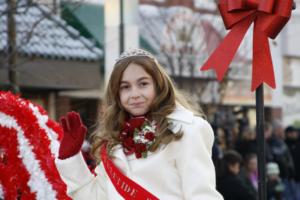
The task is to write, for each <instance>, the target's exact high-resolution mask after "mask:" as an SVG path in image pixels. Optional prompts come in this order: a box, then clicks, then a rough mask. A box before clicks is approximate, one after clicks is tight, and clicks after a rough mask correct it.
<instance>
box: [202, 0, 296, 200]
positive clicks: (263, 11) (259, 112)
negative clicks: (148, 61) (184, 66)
mask: <svg viewBox="0 0 300 200" xmlns="http://www.w3.org/2000/svg"><path fill="white" fill-rule="evenodd" d="M294 7H295V5H294V4H293V0H220V1H219V2H218V8H219V11H220V14H221V16H222V19H223V22H224V25H225V27H226V29H229V30H230V31H229V33H228V34H227V35H226V36H225V38H224V40H223V41H222V42H221V43H220V45H219V46H218V47H217V48H216V49H215V51H214V52H213V53H212V55H211V56H210V57H209V58H208V60H207V61H206V62H205V63H204V65H203V66H202V67H201V70H209V69H213V70H215V72H216V76H217V79H218V80H219V81H220V80H222V79H223V77H224V75H225V74H226V72H227V70H228V67H229V65H230V63H231V61H232V60H233V58H234V55H235V54H236V52H237V50H238V48H239V46H240V44H241V42H242V40H243V38H244V36H245V34H246V32H247V30H248V29H249V27H250V25H251V24H254V26H253V27H254V28H253V29H254V30H253V53H252V55H253V57H252V86H251V91H255V93H256V123H257V125H256V127H257V130H256V131H257V139H258V151H257V152H258V175H259V199H260V200H265V199H266V181H265V180H266V179H265V147H264V98H263V83H266V84H268V85H269V86H270V87H271V88H273V89H275V88H276V83H275V77H274V70H273V63H272V57H271V53H270V47H269V38H271V39H274V38H276V36H277V35H278V34H279V32H280V31H281V30H282V29H283V27H284V26H285V25H286V23H287V22H288V21H289V19H290V16H291V12H292V9H293V8H294Z"/></svg>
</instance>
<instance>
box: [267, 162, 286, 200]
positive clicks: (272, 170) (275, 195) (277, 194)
mask: <svg viewBox="0 0 300 200" xmlns="http://www.w3.org/2000/svg"><path fill="white" fill-rule="evenodd" d="M279 174H280V171H279V167H278V164H277V163H275V162H269V163H267V200H283V191H284V185H283V183H282V181H281V178H280V176H279Z"/></svg>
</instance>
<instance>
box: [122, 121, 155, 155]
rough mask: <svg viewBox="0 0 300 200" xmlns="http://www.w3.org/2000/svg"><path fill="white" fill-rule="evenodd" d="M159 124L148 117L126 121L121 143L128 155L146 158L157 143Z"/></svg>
mask: <svg viewBox="0 0 300 200" xmlns="http://www.w3.org/2000/svg"><path fill="white" fill-rule="evenodd" d="M156 128H157V123H156V122H155V121H150V120H149V119H147V118H146V117H143V116H142V117H135V118H131V119H129V120H127V121H125V124H124V126H123V129H122V131H121V132H120V141H121V144H122V146H123V150H124V153H125V154H126V155H130V154H133V153H134V154H135V156H136V158H146V157H147V155H148V151H149V148H150V147H151V145H152V144H153V143H154V142H155V139H156V137H155V131H156Z"/></svg>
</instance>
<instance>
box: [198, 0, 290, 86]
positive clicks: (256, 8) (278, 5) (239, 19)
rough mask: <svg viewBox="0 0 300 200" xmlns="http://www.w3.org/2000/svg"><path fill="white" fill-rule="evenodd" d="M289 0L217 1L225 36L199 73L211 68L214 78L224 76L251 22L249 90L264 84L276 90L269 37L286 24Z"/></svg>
mask: <svg viewBox="0 0 300 200" xmlns="http://www.w3.org/2000/svg"><path fill="white" fill-rule="evenodd" d="M292 5H293V1H292V0H220V1H219V4H218V7H219V10H220V13H221V16H222V18H223V21H224V24H225V27H226V29H231V31H230V32H229V33H228V34H227V35H226V37H225V38H224V40H223V41H222V43H221V44H220V45H219V47H218V48H217V49H216V50H215V51H214V52H213V54H212V55H211V56H210V57H209V59H208V60H207V61H206V63H205V64H204V65H203V66H202V67H201V70H208V69H211V68H212V69H214V70H215V71H216V74H217V79H218V80H219V81H220V80H222V78H223V77H224V75H225V73H226V71H227V69H228V66H229V64H230V63H231V61H232V59H233V57H234V55H235V53H236V51H237V49H238V47H239V46H240V43H241V42H242V40H243V38H244V36H245V34H246V32H247V30H248V28H249V27H250V25H251V23H252V22H254V32H253V61H252V64H253V71H252V86H251V91H254V90H255V89H256V88H257V87H258V86H259V85H261V84H262V83H263V82H265V83H267V84H268V85H269V86H270V87H272V88H275V87H276V84H275V78H274V71H273V64H272V57H271V53H270V47H269V41H268V37H270V38H272V39H274V38H275V37H276V36H277V35H278V33H279V32H280V31H281V29H282V28H283V27H284V26H285V24H286V23H287V22H288V20H289V18H290V16H291V11H292Z"/></svg>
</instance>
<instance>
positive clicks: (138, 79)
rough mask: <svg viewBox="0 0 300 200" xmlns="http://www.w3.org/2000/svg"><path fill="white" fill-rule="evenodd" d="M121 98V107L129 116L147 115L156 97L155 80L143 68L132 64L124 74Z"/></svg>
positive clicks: (120, 92) (121, 84)
mask: <svg viewBox="0 0 300 200" xmlns="http://www.w3.org/2000/svg"><path fill="white" fill-rule="evenodd" d="M119 96H120V101H121V105H122V106H123V108H124V109H125V110H126V111H127V112H128V113H129V114H131V115H133V116H140V115H145V114H146V113H147V112H148V111H149V109H150V106H151V105H152V102H153V100H154V98H155V97H156V91H155V84H154V80H153V78H152V77H151V76H150V74H148V73H147V72H146V71H145V70H144V69H143V68H142V66H140V65H138V64H135V63H130V64H129V65H128V67H127V68H126V69H125V71H124V72H123V75H122V78H121V82H120V90H119Z"/></svg>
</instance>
